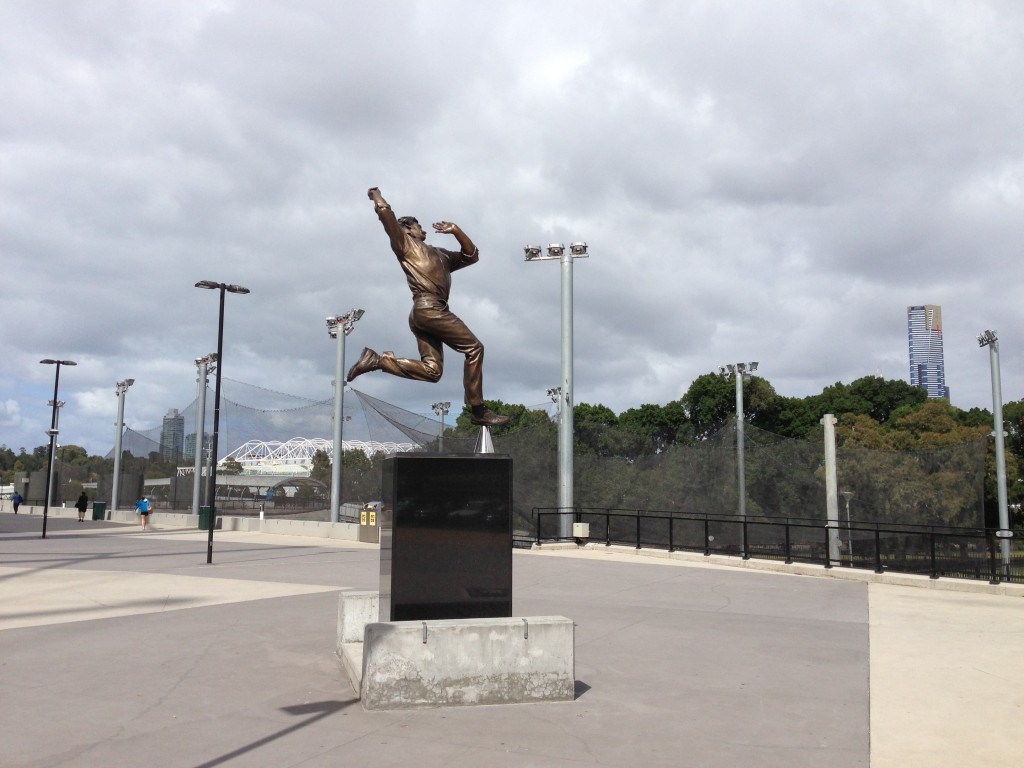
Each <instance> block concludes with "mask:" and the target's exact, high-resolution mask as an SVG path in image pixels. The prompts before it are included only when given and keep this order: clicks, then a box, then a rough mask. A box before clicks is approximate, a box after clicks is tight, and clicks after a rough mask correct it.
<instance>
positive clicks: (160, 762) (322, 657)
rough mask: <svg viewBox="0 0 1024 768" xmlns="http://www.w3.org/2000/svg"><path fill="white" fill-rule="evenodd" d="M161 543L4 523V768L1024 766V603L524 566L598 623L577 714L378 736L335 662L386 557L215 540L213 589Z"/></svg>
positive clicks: (446, 715) (31, 520)
mask: <svg viewBox="0 0 1024 768" xmlns="http://www.w3.org/2000/svg"><path fill="white" fill-rule="evenodd" d="M156 525H157V530H155V531H152V532H146V533H142V532H141V531H140V530H139V528H138V527H137V526H126V525H119V524H115V523H109V522H92V521H87V522H85V523H78V522H77V521H76V520H73V519H68V518H60V517H51V518H50V520H49V525H48V535H47V538H46V539H45V540H44V539H42V538H41V537H40V535H39V534H40V530H41V520H40V517H39V516H38V515H36V516H28V515H18V516H17V517H15V516H14V515H11V514H9V513H7V514H0V726H2V733H3V738H2V739H0V765H2V766H7V767H10V768H14V767H18V768H22V767H24V768H28V767H42V766H115V767H116V766H131V767H132V768H137V766H140V765H145V766H193V767H196V768H205V767H209V766H220V765H225V766H268V768H269V767H271V766H272V767H273V768H282V767H283V766H288V767H291V766H302V767H303V768H306V767H312V766H338V765H346V766H348V765H350V766H413V765H414V766H417V768H432V767H433V766H452V767H454V768H458V767H460V766H467V767H468V766H474V767H476V766H517V767H518V766H586V765H602V766H669V765H671V766H707V767H708V768H730V767H732V766H736V767H739V766H744V767H746V766H759V767H772V766H779V767H780V768H781V767H783V766H785V767H787V768H790V767H794V766H815V767H817V766H821V765H828V766H830V768H844V767H845V766H867V765H871V766H875V768H888V767H889V766H900V767H901V768H907V767H908V766H929V768H936V767H941V766H965V765H985V766H1010V765H1014V766H1016V765H1018V764H1019V762H1020V755H1021V750H1022V748H1024V735H1022V731H1021V728H1020V725H1019V724H1020V721H1021V717H1022V715H1024V661H1022V653H1021V649H1024V600H1022V596H1024V589H1009V590H1007V589H1006V588H1003V589H1002V590H1000V593H999V594H989V593H987V592H986V591H982V592H960V591H953V590H950V589H942V588H935V587H936V582H929V580H927V579H923V580H922V581H921V585H922V586H920V587H915V586H900V585H893V584H884V583H872V582H871V581H870V580H868V581H854V580H844V579H837V578H826V577H824V575H825V574H824V571H821V574H820V576H801V575H791V574H779V573H773V572H764V571H757V570H754V569H749V568H747V569H740V568H732V567H727V566H721V565H713V564H710V563H708V561H706V560H704V559H702V558H700V557H693V558H689V557H680V558H676V557H673V558H668V557H650V556H647V557H645V556H643V554H644V553H641V554H640V556H638V555H637V554H634V553H630V552H628V551H622V550H615V549H612V550H605V549H604V548H599V549H593V550H591V549H587V550H559V549H549V550H546V551H534V552H517V553H516V554H515V557H514V582H515V602H514V610H515V613H516V615H522V616H530V615H563V616H567V617H569V618H571V619H573V620H574V621H575V622H576V680H577V683H576V688H577V696H576V699H575V701H573V702H565V703H558V704H532V705H510V706H495V707H475V708H460V709H434V710H424V711H402V712H375V713H371V712H365V711H363V709H362V707H361V706H360V704H359V701H358V699H357V698H356V696H355V693H354V691H353V690H352V687H351V685H350V684H349V682H348V680H347V678H346V676H345V674H344V672H343V670H342V668H341V665H340V663H339V661H338V659H337V657H336V655H335V642H336V616H337V605H338V594H339V592H340V591H341V590H350V589H353V590H367V589H375V588H376V586H377V568H378V551H377V548H376V546H375V545H364V544H356V543H351V542H341V541H333V540H327V539H310V538H299V537H281V536H269V535H265V534H259V533H222V532H217V533H216V535H215V543H214V564H213V565H207V564H206V533H205V532H200V531H192V530H172V529H162V528H160V522H159V516H156ZM865 578H867V576H866V575H865ZM908 583H913V582H908ZM956 585H957V584H956V583H955V582H953V581H952V580H942V581H941V585H940V586H941V587H946V586H950V587H952V586H956ZM925 587H931V588H925ZM971 588H981V585H978V586H977V587H976V586H975V585H971Z"/></svg>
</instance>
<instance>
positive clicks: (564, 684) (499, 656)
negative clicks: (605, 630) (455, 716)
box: [337, 591, 576, 710]
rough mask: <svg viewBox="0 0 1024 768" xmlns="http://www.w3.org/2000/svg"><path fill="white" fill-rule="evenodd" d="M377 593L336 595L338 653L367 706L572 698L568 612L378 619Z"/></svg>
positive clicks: (571, 641) (571, 634) (571, 637)
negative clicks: (519, 615)
mask: <svg viewBox="0 0 1024 768" xmlns="http://www.w3.org/2000/svg"><path fill="white" fill-rule="evenodd" d="M379 604H380V602H379V594H378V593H377V592H372V591H366V592H357V591H350V592H343V593H342V594H341V595H339V596H338V636H337V637H338V639H337V653H338V656H339V657H340V658H341V661H342V664H343V666H344V668H345V671H346V672H347V673H348V676H349V680H351V682H352V687H353V688H354V689H355V690H356V691H357V692H358V693H359V695H360V698H361V699H362V702H363V707H364V708H365V709H368V710H387V709H414V708H419V707H446V706H470V705H475V704H522V703H529V702H538V701H572V699H573V698H574V696H575V689H576V674H575V672H576V669H575V666H576V665H575V626H574V624H573V622H572V621H571V620H569V619H566V618H564V617H562V616H527V617H519V618H487V619H443V620H434V621H392V622H378V621H376V618H377V615H378V607H379Z"/></svg>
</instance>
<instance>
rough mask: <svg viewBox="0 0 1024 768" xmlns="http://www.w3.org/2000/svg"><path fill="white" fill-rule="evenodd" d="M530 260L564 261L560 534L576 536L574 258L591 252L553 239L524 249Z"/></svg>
mask: <svg viewBox="0 0 1024 768" xmlns="http://www.w3.org/2000/svg"><path fill="white" fill-rule="evenodd" d="M523 251H524V253H525V254H526V260H527V261H559V262H560V263H561V265H562V384H561V387H560V388H559V389H560V393H559V394H560V397H559V401H558V507H559V510H560V511H561V512H562V514H561V515H560V516H559V537H560V538H563V539H567V538H572V524H573V520H574V517H575V515H574V512H575V507H574V503H573V477H572V473H573V468H572V459H573V454H572V437H573V426H572V417H573V413H572V408H573V388H572V386H573V381H572V362H573V359H572V356H573V350H572V341H573V329H572V260H573V259H582V258H586V257H587V256H588V254H587V244H586V243H583V242H577V243H571V244H570V245H569V248H568V250H566V248H565V246H564V245H562V244H561V243H552V244H551V245H549V246H548V248H547V254H546V255H542V254H541V250H540V246H537V245H528V246H526V247H525V248H524V249H523Z"/></svg>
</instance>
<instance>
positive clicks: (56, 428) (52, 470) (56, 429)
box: [46, 400, 67, 498]
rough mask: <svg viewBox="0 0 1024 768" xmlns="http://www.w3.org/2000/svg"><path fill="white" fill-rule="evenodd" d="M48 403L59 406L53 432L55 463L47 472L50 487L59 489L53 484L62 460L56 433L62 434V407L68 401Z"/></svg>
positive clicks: (48, 402)
mask: <svg viewBox="0 0 1024 768" xmlns="http://www.w3.org/2000/svg"><path fill="white" fill-rule="evenodd" d="M46 404H47V406H53V404H56V407H57V418H56V422H55V423H54V424H53V429H54V432H53V442H54V445H53V464H52V465H51V466H50V468H49V471H48V472H47V475H49V477H48V478H47V479H48V482H49V483H50V487H52V488H54V489H57V488H56V486H55V485H53V475H54V474H56V471H57V462H58V461H60V458H59V456H58V454H57V449H59V447H60V445H59V444H57V442H56V435H58V434H60V409H62V408H63V407H65V406H66V404H67V403H66V402H65V401H63V400H57V401H56V403H54V402H53V400H47V401H46ZM61 498H62V497H61Z"/></svg>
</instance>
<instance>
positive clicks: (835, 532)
mask: <svg viewBox="0 0 1024 768" xmlns="http://www.w3.org/2000/svg"><path fill="white" fill-rule="evenodd" d="M562 514H563V512H562V510H559V509H557V508H535V509H534V510H533V518H534V523H535V526H536V527H535V530H534V531H532V532H531V534H532V538H531V539H530V541H531V542H532V543H536V544H538V545H542V544H543V543H544V542H545V541H548V542H550V541H559V540H565V539H564V538H563V537H560V524H559V523H560V518H561V517H562ZM569 514H572V516H573V520H574V521H575V522H578V523H587V524H588V525H589V533H590V535H589V541H590V542H592V543H603V544H606V545H608V546H611V545H612V544H617V545H623V546H632V547H636V548H637V549H642V548H645V547H646V548H653V549H667V550H668V551H669V552H673V551H676V550H685V551H690V552H701V553H703V554H704V555H708V556H710V555H713V554H715V555H732V556H735V557H741V558H743V559H748V558H751V557H757V558H762V559H767V560H780V561H783V562H786V563H814V564H818V565H823V566H824V567H825V568H832V567H848V568H863V569H871V570H873V571H875V572H876V573H883V572H885V571H896V572H900V573H919V574H925V575H928V576H929V577H931V578H933V579H937V578H939V577H941V576H948V577H954V578H961V579H987V580H988V581H989V583H992V584H998V583H1000V582H1004V581H1005V582H1016V583H1024V552H1022V551H1021V548H1020V546H1017V547H1016V548H1011V559H1010V562H1009V563H1004V562H1003V560H1002V556H1001V553H1000V540H999V538H998V537H997V535H996V532H995V531H991V530H985V529H981V528H949V527H941V526H922V525H903V524H890V525H885V524H882V523H845V522H842V523H833V524H832V525H831V526H830V525H828V524H826V523H825V522H824V521H822V520H811V519H806V518H778V517H775V518H766V517H750V516H748V517H740V516H738V515H728V516H723V515H701V514H693V513H689V514H687V513H682V514H680V513H659V512H643V511H637V510H624V509H586V508H577V509H575V510H573V511H571V512H569ZM519 537H520V538H523V535H522V533H520V534H519ZM1011 541H1012V540H1011Z"/></svg>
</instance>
